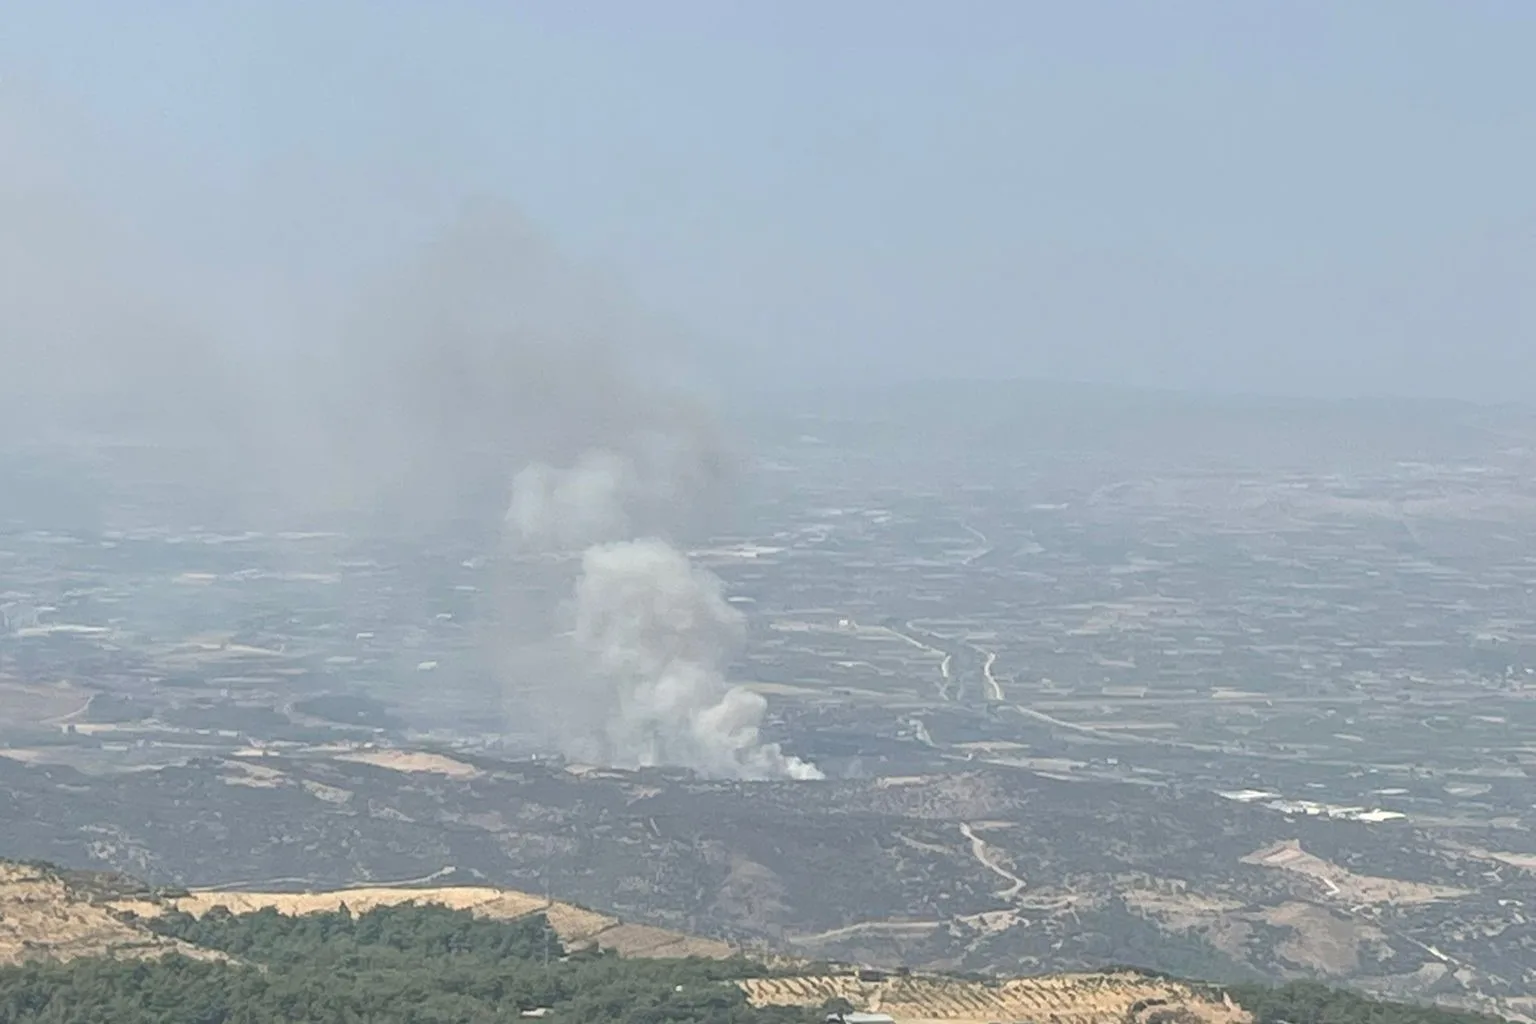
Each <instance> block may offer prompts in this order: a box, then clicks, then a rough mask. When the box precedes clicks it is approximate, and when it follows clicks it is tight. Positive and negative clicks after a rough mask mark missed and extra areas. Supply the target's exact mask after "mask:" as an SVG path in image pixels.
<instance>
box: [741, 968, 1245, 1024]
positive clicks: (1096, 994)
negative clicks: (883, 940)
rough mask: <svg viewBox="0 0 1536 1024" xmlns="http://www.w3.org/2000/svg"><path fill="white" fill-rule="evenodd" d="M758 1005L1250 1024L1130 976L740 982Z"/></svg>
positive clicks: (1225, 1006)
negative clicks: (841, 1003) (841, 1004)
mask: <svg viewBox="0 0 1536 1024" xmlns="http://www.w3.org/2000/svg"><path fill="white" fill-rule="evenodd" d="M741 984H742V987H743V988H744V989H745V990H746V992H747V998H748V999H749V1000H750V1001H751V1002H752V1003H753V1005H756V1006H775V1005H777V1006H821V1005H823V1004H825V1003H826V1002H827V1001H828V1000H831V999H845V1000H847V1001H848V1002H849V1003H851V1004H852V1005H853V1006H854V1007H856V1008H858V1009H861V1010H868V1011H871V1012H881V1013H888V1014H890V1015H891V1016H892V1017H894V1018H895V1019H896V1020H898V1021H901V1022H903V1024H907V1022H919V1021H934V1022H938V1021H943V1022H949V1024H986V1022H991V1021H1008V1020H1029V1021H1050V1022H1052V1024H1128V1022H1150V1021H1151V1020H1153V1019H1154V1018H1157V1019H1166V1018H1167V1016H1168V1015H1169V1014H1170V1013H1171V1014H1173V1015H1174V1016H1175V1017H1176V1018H1177V1019H1179V1020H1181V1021H1187V1022H1189V1024H1243V1022H1247V1021H1249V1020H1251V1018H1250V1017H1249V1015H1248V1014H1247V1012H1246V1011H1244V1010H1242V1009H1241V1008H1239V1007H1237V1006H1235V1005H1233V1004H1232V1003H1231V1002H1229V1001H1227V1000H1225V999H1223V998H1220V997H1217V996H1212V995H1208V994H1205V993H1203V992H1197V991H1196V990H1194V989H1192V988H1190V987H1189V986H1188V985H1183V984H1180V983H1179V982H1176V981H1169V980H1165V979H1162V978H1156V977H1150V976H1147V975H1143V974H1137V973H1134V972H1130V971H1123V972H1107V973H1092V974H1057V975H1047V976H1043V977H1039V978H1017V979H1011V980H1007V981H998V982H978V981H962V980H959V979H953V978H940V977H929V976H918V975H906V976H896V977H891V978H886V979H883V980H880V981H863V980H860V978H859V976H858V975H855V974H846V975H817V976H807V977H797V978H753V979H750V980H747V981H743V982H742V983H741Z"/></svg>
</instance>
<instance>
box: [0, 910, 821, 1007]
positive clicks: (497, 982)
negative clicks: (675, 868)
mask: <svg viewBox="0 0 1536 1024" xmlns="http://www.w3.org/2000/svg"><path fill="white" fill-rule="evenodd" d="M152 924H153V927H154V928H155V930H156V931H159V932H161V933H162V934H165V935H169V936H174V937H177V938H181V939H185V940H187V941H189V942H192V943H195V944H197V945H199V946H203V947H205V948H209V949H218V950H222V951H224V952H226V953H228V954H230V955H231V956H232V957H234V958H235V961H236V962H229V963H224V962H203V961H196V960H191V959H187V958H185V957H180V956H172V957H167V958H166V959H164V960H162V961H157V962H143V961H131V960H111V959H99V960H76V961H73V962H71V963H67V964H53V963H36V964H28V965H24V966H21V967H12V968H6V969H4V970H0V1021H5V1022H6V1024H34V1022H35V1024H277V1022H295V1024H306V1022H314V1024H319V1022H326V1024H333V1022H334V1024H394V1022H410V1024H490V1022H504V1021H521V1020H523V1017H522V1012H523V1011H528V1010H533V1011H537V1010H539V1009H540V1008H548V1011H549V1012H548V1016H547V1017H546V1018H545V1019H546V1020H552V1021H582V1022H584V1024H603V1022H622V1024H674V1022H675V1024H691V1022H695V1021H698V1022H703V1021H708V1022H711V1024H715V1022H719V1024H794V1022H797V1021H805V1020H812V1019H819V1015H817V1014H815V1013H811V1012H808V1011H804V1010H782V1009H770V1010H758V1009H753V1008H752V1007H750V1006H749V1005H748V1004H747V1002H746V999H745V998H744V996H743V995H742V993H741V991H740V989H739V988H737V987H736V986H735V985H733V984H731V983H730V979H733V978H740V977H744V976H748V975H751V974H754V973H762V971H763V968H761V967H759V966H757V965H754V964H750V963H747V962H745V961H725V962H719V961H708V960H674V961H664V960H652V961H645V960H620V959H619V958H617V957H615V956H611V955H608V954H603V953H595V952H593V953H587V952H577V953H570V954H567V952H566V950H564V949H563V948H562V947H561V945H560V943H559V940H558V939H557V938H556V936H555V935H554V934H553V932H552V930H550V929H549V927H548V925H547V923H546V922H545V920H544V919H543V918H542V917H533V918H527V919H524V920H520V921H513V922H506V921H486V920H478V919H476V918H474V917H472V916H471V915H469V914H468V913H464V912H461V911H453V910H448V909H445V908H441V907H433V906H421V907H417V906H404V907H391V908H380V909H377V910H372V911H369V912H368V913H366V914H361V915H356V916H354V915H352V914H351V913H349V912H348V911H346V910H345V909H344V908H343V909H342V910H340V911H338V912H336V913H330V914H314V915H308V916H304V917H297V918H294V917H284V916H282V915H280V914H278V913H276V912H273V911H265V912H262V913H257V914H248V915H242V916H238V917H237V916H234V915H231V914H229V913H227V912H226V913H221V912H218V911H215V912H213V913H210V914H208V915H207V916H205V917H204V918H203V919H202V920H197V919H194V918H192V917H189V916H187V915H184V914H172V915H170V916H167V917H165V918H161V919H158V920H156V921H154V922H152Z"/></svg>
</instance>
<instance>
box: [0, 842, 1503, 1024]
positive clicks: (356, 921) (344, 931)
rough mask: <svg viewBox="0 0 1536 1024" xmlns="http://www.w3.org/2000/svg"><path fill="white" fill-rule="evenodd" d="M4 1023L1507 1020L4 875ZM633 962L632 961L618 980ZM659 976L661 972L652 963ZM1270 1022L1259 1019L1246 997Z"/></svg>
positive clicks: (1148, 978)
mask: <svg viewBox="0 0 1536 1024" xmlns="http://www.w3.org/2000/svg"><path fill="white" fill-rule="evenodd" d="M0 924H3V928H4V930H3V932H0V935H3V936H4V941H3V943H0V1019H4V1020H6V1021H9V1022H27V1021H44V1020H46V1021H66V1022H67V1021H75V1020H96V1019H101V1015H102V1014H103V1013H110V1014H111V1019H113V1020H115V1021H124V1022H130V1021H137V1020H145V1021H148V1020H170V1019H175V1020H183V1019H197V1020H205V1021H213V1022H222V1021H232V1020H252V1019H267V1018H268V1017H270V1016H273V1015H277V1016H281V1017H282V1018H283V1019H286V1020H291V1021H314V1022H320V1021H331V1020H352V1019H366V1020H369V1021H376V1022H386V1021H393V1020H396V1019H407V1017H404V1016H401V1014H406V1015H408V1019H410V1020H412V1021H417V1022H424V1024H446V1022H449V1021H452V1022H455V1024H465V1022H477V1021H487V1022H488V1021H502V1020H510V1019H519V1018H540V1017H548V1018H550V1019H552V1020H556V1021H561V1020H581V1021H583V1022H586V1024H593V1022H602V1021H610V1020H611V1021H625V1022H630V1021H634V1022H639V1021H648V1022H653V1024H655V1022H677V1024H687V1022H702V1021H710V1022H728V1024H800V1022H803V1024H811V1022H813V1021H819V1020H820V1019H821V1018H822V1017H823V1016H824V1015H825V1014H826V1013H828V1012H831V1011H839V1012H841V1011H848V1010H864V1011H871V1012H881V1013H885V1014H888V1015H890V1016H891V1017H892V1018H893V1019H894V1020H896V1021H898V1022H901V1024H908V1022H911V1024H938V1022H942V1024H987V1022H991V1021H998V1020H1049V1021H1051V1022H1052V1024H1273V1021H1275V1020H1276V1019H1279V1018H1278V1017H1277V1014H1284V1015H1285V1016H1286V1019H1290V1020H1292V1021H1293V1022H1294V1024H1313V1021H1314V1020H1320V1019H1322V1018H1324V1017H1326V1018H1327V1019H1328V1020H1329V1021H1331V1022H1333V1024H1352V1022H1354V1021H1356V1020H1360V1021H1364V1020H1367V1019H1369V1020H1371V1021H1377V1022H1380V1021H1395V1020H1400V1021H1402V1022H1403V1024H1491V1022H1492V1021H1494V1020H1495V1019H1494V1018H1488V1017H1477V1016H1475V1015H1469V1014H1453V1013H1447V1012H1445V1011H1438V1010H1430V1009H1420V1008H1414V1007H1408V1006H1397V1005H1394V1004H1384V1003H1372V1002H1369V1001H1367V1000H1364V999H1362V998H1361V997H1358V996H1352V995H1344V994H1341V993H1329V992H1327V990H1321V989H1318V990H1316V991H1310V990H1303V991H1300V992H1292V991H1287V990H1284V989H1253V988H1250V989H1248V990H1246V991H1247V994H1246V995H1240V996H1239V997H1238V998H1234V995H1233V993H1232V992H1229V991H1223V990H1220V989H1218V988H1215V987H1212V986H1209V985H1205V984H1200V983H1189V982H1184V981H1179V980H1176V979H1172V978H1167V977H1163V976H1160V975H1155V974H1151V973H1147V972H1142V971H1135V970H1128V969H1116V970H1106V971H1098V972H1080V973H1073V974H1056V975H1047V976H1041V977H1034V978H1016V979H977V978H960V977H951V976H943V975H932V974H920V973H912V972H907V971H897V972H881V971H874V970H868V969H855V968H851V967H844V968H838V967H833V966H829V965H826V964H820V965H814V964H808V963H803V962H793V961H785V960H781V961H779V962H776V963H773V964H768V963H764V962H762V961H760V960H753V959H748V958H746V957H743V956H741V955H739V954H738V953H737V952H736V951H734V950H731V949H730V948H729V947H727V946H725V945H724V944H722V943H718V942H713V941H710V940H698V939H693V938H691V937H689V936H685V935H681V934H676V933H666V932H663V931H662V930H660V929H649V928H644V927H641V928H632V927H630V926H627V925H625V924H624V923H623V922H620V921H618V920H616V919H614V918H611V917H608V916H606V915H602V914H597V913H594V912H592V911H588V910H584V909H582V908H579V907H574V906H571V905H568V904H562V903H557V902H552V901H547V900H543V899H541V898H539V897H535V896H531V895H529V894H527V893H522V892H516V891H511V890H501V889H495V888H491V887H485V886H475V887H469V886H446V887H419V888H412V887H408V886H396V887H368V888H355V889H343V890H333V891H330V892H311V893H297V894H296V893H263V892H250V891H227V892H212V891H204V892H196V893H193V892H187V891H184V890H172V889H158V888H154V887H151V886H148V885H145V884H143V883H140V882H138V881H136V880H133V879H130V878H126V877H124V876H121V875H115V874H108V873H98V872H71V871H65V870H61V869H58V868H55V867H52V866H50V865H46V864H37V863H34V864H16V863H9V862H0ZM625 964H627V965H629V966H622V965H625ZM647 964H650V965H654V966H646V965H647ZM1245 999H1246V1000H1248V1001H1249V1002H1252V1003H1253V1004H1254V1005H1255V1006H1257V1007H1262V1008H1263V1010H1262V1012H1258V1013H1256V1012H1254V1011H1253V1010H1250V1009H1248V1008H1247V1007H1246V1006H1245V1005H1244V1000H1245Z"/></svg>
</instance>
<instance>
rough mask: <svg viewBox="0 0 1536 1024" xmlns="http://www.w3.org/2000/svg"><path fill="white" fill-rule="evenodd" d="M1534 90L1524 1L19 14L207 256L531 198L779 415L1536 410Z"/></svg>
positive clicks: (14, 97)
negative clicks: (925, 396)
mask: <svg viewBox="0 0 1536 1024" xmlns="http://www.w3.org/2000/svg"><path fill="white" fill-rule="evenodd" d="M1532 54H1536V4H1531V3H1527V2H1520V0H1509V2H1503V3H1499V2H1492V0H1489V2H1477V0H1461V2H1452V0H1445V2H1441V3H1423V2H1415V0H1392V2H1390V3H1389V2H1386V0H1377V2H1361V3H1308V2H1286V3H1263V2H1252V3H1246V2H1245V3H1230V2H1215V0H1212V2H1201V3H1196V2H1178V0H1169V2H1163V3H1130V2H1125V3H1098V2H1091V0H1082V2H1071V3H1043V2H1041V3H1035V2H1025V0H1014V2H1010V0H993V2H981V0H969V2H966V0H956V2H946V3H938V2H932V3H913V2H905V3H903V2H878V0H841V2H837V0H822V2H809V0H806V2H799V0H782V2H775V3H770V2H767V0H762V2H758V3H729V2H725V0H719V2H706V0H694V2H683V0H646V2H643V3H642V2H639V0H632V2H620V0H610V2H595V0H592V2H549V3H536V2H529V3H510V2H508V3H491V2H482V3H468V2H451V0H443V2H435V3H427V2H425V0H420V2H414V3H406V2H401V0H395V2H373V3H362V2H340V0H336V2H327V0H314V2H310V3H296V2H284V0H267V2H237V0H223V2H211V3H193V2H190V0H187V2H183V3H164V2H158V3H157V2H150V0H139V2H127V0H118V2H106V0H101V2H96V3H83V2H74V3H71V2H64V0H55V2H52V3H30V2H28V3H22V2H15V0H0V76H3V77H0V98H3V99H4V100H5V102H7V103H8V104H9V105H10V107H11V108H12V110H13V111H16V110H19V111H21V112H22V114H23V115H24V116H25V117H26V118H28V119H29V120H30V123H31V126H32V127H31V132H32V136H31V137H32V138H34V139H36V138H37V137H39V136H43V137H45V139H44V142H45V144H46V147H47V149H48V152H49V153H50V154H52V155H53V156H54V157H55V158H56V164H57V168H56V169H57V172H58V173H60V174H67V175H68V176H70V177H71V178H74V179H78V180H79V181H81V182H83V183H85V185H86V186H87V187H88V188H90V189H91V190H92V191H93V192H95V193H96V194H97V195H99V196H100V197H101V198H102V201H103V202H104V203H105V204H106V205H108V206H109V207H110V208H112V209H114V210H115V211H117V212H118V213H120V214H122V215H123V216H125V217H127V218H129V219H132V220H134V221H136V222H137V223H138V224H139V225H140V226H141V227H144V226H148V229H149V230H151V231H153V232H155V233H156V234H157V235H158V236H159V237H160V239H161V241H162V242H163V244H164V245H166V246H167V247H168V248H171V249H174V250H176V251H177V252H179V253H182V254H184V255H185V254H189V253H190V254H196V256H195V258H196V259H197V260H198V261H200V262H204V263H207V264H211V265H216V266H219V267H222V268H225V270H226V272H227V273H228V274H229V275H231V276H238V275H240V274H242V273H246V272H248V273H250V274H251V275H253V276H259V275H261V274H271V273H276V272H279V270H280V272H281V273H284V274H289V275H294V276H297V277H301V278H304V279H306V280H331V279H334V278H335V277H336V276H337V275H341V274H347V273H352V272H355V271H357V270H360V269H366V268H369V267H371V266H372V265H374V264H376V263H378V262H380V261H387V260H388V259H390V258H391V257H392V254H397V253H400V252H405V251H408V249H409V247H410V246H411V245H412V244H413V243H414V242H416V241H418V240H420V239H422V238H425V237H426V236H427V235H428V234H429V233H430V231H431V228H432V226H433V225H434V224H435V223H436V222H437V221H438V220H439V219H440V218H442V217H443V216H445V215H446V213H447V211H448V210H450V209H452V208H453V206H454V205H455V203H457V202H458V201H460V200H461V199H463V198H464V197H466V196H470V195H475V194H490V195H495V196H499V197H502V198H505V199H507V200H510V201H511V202H513V203H515V204H517V205H518V206H519V207H520V208H521V209H522V210H523V211H525V213H526V214H527V215H528V216H529V217H530V218H532V220H533V221H534V222H535V223H537V224H538V225H539V226H540V227H541V228H542V229H543V230H544V231H545V232H546V233H547V234H548V235H549V236H550V237H552V238H553V239H555V240H556V241H557V242H558V243H559V244H560V245H561V246H563V247H564V248H565V249H567V250H568V251H569V252H571V253H572V254H573V255H574V256H575V257H576V258H578V259H579V260H581V261H582V262H584V263H587V264H589V265H591V266H593V267H595V268H597V269H598V270H600V271H601V272H603V273H605V274H608V275H611V276H612V277H613V278H614V279H616V280H619V281H622V282H624V284H625V286H626V287H627V288H628V290H629V291H630V292H632V293H633V294H634V295H636V296H637V297H639V299H640V300H641V301H643V302H645V303H646V304H647V305H649V306H651V307H653V308H654V309H656V310H658V311H660V312H661V313H663V314H665V315H666V316H668V317H670V318H672V319H674V320H676V321H677V322H679V323H683V324H686V325H687V327H688V329H689V332H690V333H691V334H692V335H693V336H694V337H696V338H697V339H699V340H700V343H701V344H702V346H703V347H704V348H705V349H706V350H707V351H708V353H709V354H710V356H711V358H712V361H713V363H714V365H715V366H716V367H717V368H721V367H725V368H734V370H735V375H736V376H737V377H738V378H740V379H744V380H768V379H776V380H808V379H834V380H867V379H900V378H921V377H928V376H967V377H969V376H1028V377H1059V378H1071V379H1083V380H1100V381H1112V382H1119V383H1136V384H1152V385H1159V386H1174V387H1189V388H1198V389H1215V390H1223V391H1234V390H1235V391H1281V392H1296V393H1310V394H1327V395H1333V394H1345V395H1348V394H1380V393H1408V394H1435V395H1455V396H1466V397H1477V398H1493V399H1509V398H1522V397H1525V395H1526V393H1527V391H1528V389H1529V386H1530V383H1531V382H1532V381H1533V380H1536V198H1533V197H1536V190H1533V189H1532V187H1531V185H1530V183H1531V182H1533V181H1536V103H1533V102H1532V98H1533V97H1536V60H1533V59H1532V57H1531V55H1532ZM59 125H67V128H64V127H60V128H58V130H57V131H56V132H55V131H54V128H55V127H56V126H59ZM55 135H56V136H58V137H57V138H55V137H53V136H55ZM66 137H67V139H68V140H69V144H68V145H66V144H65V143H64V142H61V141H60V139H63V138H66ZM80 139H87V140H88V144H80V143H79V140H80ZM59 154H65V155H63V156H59ZM83 154H89V155H88V156H86V155H83ZM274 268H279V270H274Z"/></svg>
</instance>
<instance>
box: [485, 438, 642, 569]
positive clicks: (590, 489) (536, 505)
mask: <svg viewBox="0 0 1536 1024" xmlns="http://www.w3.org/2000/svg"><path fill="white" fill-rule="evenodd" d="M634 490H635V474H634V471H633V467H632V466H631V464H630V463H629V462H628V461H627V460H625V459H624V458H623V457H622V456H619V455H615V454H614V453H612V452H607V451H594V452H587V453H586V454H584V455H583V456H582V457H581V458H580V459H578V460H577V462H576V464H575V465H574V466H572V467H571V468H570V469H567V470H559V469H556V468H554V467H553V466H550V465H548V464H546V463H543V462H535V463H533V464H532V465H531V466H528V467H527V468H526V469H524V470H522V471H521V472H520V473H518V474H517V476H516V477H514V478H513V480H512V504H511V507H509V508H508V509H507V525H508V526H509V527H510V528H511V529H512V530H513V531H515V533H516V534H517V538H518V540H519V541H520V542H521V543H522V544H523V545H524V546H526V547H536V548H565V549H571V548H580V547H585V546H586V545H588V544H594V543H596V542H598V541H600V540H602V539H604V538H605V537H623V536H626V535H628V534H629V533H630V526H629V522H630V517H629V509H628V507H627V506H628V504H629V501H630V500H631V498H632V496H633V493H634Z"/></svg>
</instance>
